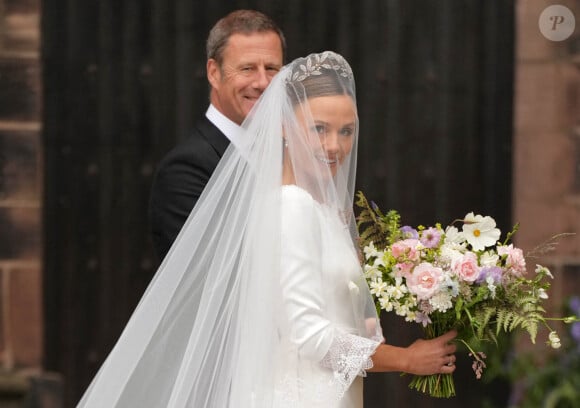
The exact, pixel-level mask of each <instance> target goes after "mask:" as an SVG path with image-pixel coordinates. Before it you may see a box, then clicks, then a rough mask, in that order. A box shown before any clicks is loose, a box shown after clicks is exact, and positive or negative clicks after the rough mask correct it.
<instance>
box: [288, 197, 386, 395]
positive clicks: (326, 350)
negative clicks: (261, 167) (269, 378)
mask: <svg viewBox="0 0 580 408" xmlns="http://www.w3.org/2000/svg"><path fill="white" fill-rule="evenodd" d="M281 217H282V248H281V252H282V268H281V283H282V297H283V302H282V303H283V309H284V312H285V316H286V318H287V319H288V321H287V327H288V328H289V329H288V330H289V333H287V334H288V337H289V339H290V340H289V344H288V347H289V350H287V351H286V352H288V351H289V353H288V354H289V355H290V356H295V358H296V362H293V363H292V362H290V363H289V364H288V365H287V366H286V367H287V370H288V371H291V372H293V373H298V374H297V376H298V381H299V382H301V383H303V384H305V386H306V387H308V385H309V384H319V382H320V383H322V380H323V381H324V382H325V383H329V380H330V383H332V384H333V387H332V391H330V394H334V396H335V397H336V398H341V397H342V396H343V394H345V393H347V394H349V393H354V394H360V387H357V386H355V387H351V385H352V383H353V381H355V379H356V378H357V376H360V375H364V370H366V369H368V368H370V367H372V361H371V359H370V356H371V355H372V354H373V353H374V351H375V349H376V348H377V346H378V345H379V341H378V340H379V339H378V338H377V337H374V338H368V337H372V336H373V335H375V334H376V333H375V332H373V333H360V326H361V325H360V324H357V321H356V320H357V319H364V315H363V314H361V313H357V310H356V307H355V306H356V305H357V304H360V302H358V301H357V299H356V297H357V296H361V295H362V294H361V293H360V291H358V290H356V289H355V290H353V285H354V282H356V281H357V280H358V279H359V278H360V275H361V273H360V265H359V263H358V260H357V256H356V253H355V252H354V249H353V245H352V240H351V239H350V236H349V234H348V232H347V230H346V227H345V226H344V224H343V223H342V222H341V221H340V219H339V218H338V216H336V215H335V214H333V213H332V212H331V211H330V210H329V209H327V208H325V207H324V206H322V205H320V204H319V203H317V202H315V201H314V200H313V199H312V197H311V196H310V195H309V194H308V193H307V192H305V191H304V190H302V189H300V188H298V187H296V186H285V187H284V188H283V192H282V214H281ZM365 336H366V337H365ZM286 374H288V373H286ZM308 383H309V384H308ZM317 389H318V391H316V392H317V393H320V387H319V386H317ZM344 396H345V400H346V401H347V402H345V401H342V402H341V403H340V405H333V404H332V403H331V402H330V401H328V399H329V398H330V399H332V395H330V396H324V397H322V396H320V395H319V397H320V398H321V399H322V400H324V399H326V401H324V404H326V405H323V404H321V406H327V407H328V406H341V407H342V406H344V407H346V406H349V407H355V406H359V404H361V402H360V401H362V396H361V395H350V396H349V395H344ZM354 400H356V401H358V402H357V403H356V405H353V401H354ZM310 403H312V402H310ZM335 404H338V403H336V402H335ZM296 406H300V404H297V405H296ZM360 406H362V405H360Z"/></svg>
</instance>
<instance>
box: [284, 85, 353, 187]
mask: <svg viewBox="0 0 580 408" xmlns="http://www.w3.org/2000/svg"><path fill="white" fill-rule="evenodd" d="M307 103H308V108H309V109H310V114H311V115H312V120H311V121H310V120H308V118H305V117H304V111H303V110H302V109H301V108H300V106H298V107H296V109H295V112H296V117H297V119H298V122H299V123H300V125H301V126H302V127H303V129H304V130H305V132H306V134H307V135H308V141H309V144H310V146H311V148H312V151H313V153H314V156H315V159H316V160H317V161H318V162H319V163H320V165H321V166H325V167H328V168H329V169H330V172H331V174H332V175H333V176H335V175H336V173H337V171H338V168H339V167H340V165H341V164H342V163H343V162H344V159H345V158H346V157H347V156H348V155H349V154H350V151H351V149H352V145H353V142H354V137H355V131H356V123H357V116H356V108H355V105H354V101H353V100H352V98H351V97H350V96H348V95H333V96H320V97H315V98H311V99H308V102H307Z"/></svg>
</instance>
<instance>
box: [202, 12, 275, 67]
mask: <svg viewBox="0 0 580 408" xmlns="http://www.w3.org/2000/svg"><path fill="white" fill-rule="evenodd" d="M267 31H271V32H274V33H275V34H277V35H278V37H279V38H280V43H281V45H282V55H283V56H284V55H285V54H286V39H285V38H284V33H282V30H281V29H280V27H278V25H277V24H276V23H275V22H274V20H272V19H271V18H270V17H268V16H267V15H265V14H264V13H261V12H259V11H255V10H236V11H233V12H231V13H230V14H228V15H227V16H225V17H223V18H222V19H220V20H219V21H218V22H217V23H216V24H215V25H214V26H213V28H212V29H211V31H210V32H209V36H208V38H207V43H206V52H207V58H208V59H210V58H212V59H214V60H216V61H217V63H218V65H220V66H221V64H222V61H223V52H224V48H225V47H226V45H227V43H228V39H229V38H230V37H231V36H232V35H233V34H252V33H263V32H267Z"/></svg>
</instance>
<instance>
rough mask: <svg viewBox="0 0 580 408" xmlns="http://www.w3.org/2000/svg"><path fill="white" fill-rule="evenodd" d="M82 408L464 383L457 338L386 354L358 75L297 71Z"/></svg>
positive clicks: (240, 401)
mask: <svg viewBox="0 0 580 408" xmlns="http://www.w3.org/2000/svg"><path fill="white" fill-rule="evenodd" d="M243 128H244V143H243V145H242V146H238V147H237V148H234V147H230V148H229V149H228V151H227V152H226V154H225V156H224V157H223V158H222V160H221V162H220V164H219V166H218V168H217V170H216V172H215V173H214V176H213V177H212V179H211V181H210V183H209V185H208V186H207V187H206V189H205V190H204V193H203V195H202V197H201V198H200V200H199V201H198V203H197V205H196V207H195V208H194V210H193V211H192V213H191V214H190V216H189V218H188V220H187V222H186V224H185V225H184V227H183V229H182V230H181V232H180V234H179V236H178V238H177V240H176V242H175V243H174V245H173V246H172V248H171V250H170V252H169V253H168V255H167V257H166V258H165V259H164V261H163V263H162V265H161V266H160V268H159V270H158V271H157V274H156V276H155V278H154V279H153V281H152V282H151V284H150V286H149V288H148V289H147V291H146V293H145V294H144V296H143V298H142V299H141V301H140V303H139V305H138V306H137V308H136V310H135V312H134V314H133V316H132V317H131V319H130V321H129V323H128V324H127V326H126V328H125V330H124V332H123V333H122V335H121V337H120V339H119V340H118V342H117V344H116V345H115V347H114V349H113V350H112V352H111V353H110V355H109V356H108V358H107V360H106V361H105V363H104V364H103V366H102V367H101V369H100V371H99V372H98V374H97V376H96V377H95V378H94V380H93V382H92V383H91V385H90V387H89V388H88V390H87V391H86V393H85V395H84V396H83V398H82V400H81V401H80V402H79V404H78V407H107V408H110V407H123V408H127V407H196V408H197V407H216V408H222V407H232V408H233V407H236V408H237V407H240V408H245V407H256V408H266V407H276V408H278V407H305V408H306V407H307V408H312V407H325V408H327V407H344V408H346V407H349V408H350V407H355V408H356V407H362V378H361V377H362V376H364V374H365V372H366V371H404V372H409V373H413V374H434V373H451V372H453V371H454V369H455V366H454V362H455V356H454V355H453V353H454V352H455V346H454V345H452V344H449V342H450V341H451V340H452V339H453V337H454V336H455V333H454V332H450V333H448V334H446V335H444V336H441V337H439V338H437V339H434V340H429V341H426V340H417V341H416V342H414V343H413V344H411V345H410V346H408V347H404V348H400V347H394V346H390V345H387V344H385V343H384V339H383V336H382V333H381V328H380V325H379V321H378V318H377V315H376V312H375V309H374V306H373V303H372V298H371V296H370V293H369V291H368V287H367V285H366V283H365V280H364V278H363V276H362V273H361V267H360V262H359V257H358V250H357V246H356V238H357V234H356V225H355V220H354V216H353V212H352V204H353V202H352V201H353V194H354V185H355V168H356V150H357V139H358V116H357V110H356V102H355V86H354V78H353V73H352V71H351V68H350V66H349V65H348V63H347V62H346V61H345V60H344V59H343V58H342V57H341V56H340V55H338V54H335V53H333V52H328V51H327V52H323V53H320V54H311V55H309V56H307V57H305V58H299V59H297V60H295V61H293V62H292V63H291V64H289V65H287V66H285V67H284V68H283V69H282V70H281V71H280V73H279V74H278V75H276V77H275V78H274V79H273V81H272V83H271V84H270V86H269V87H268V89H267V90H266V92H265V93H264V94H263V95H262V97H261V99H260V101H259V102H258V103H257V104H256V105H255V107H254V109H253V110H252V112H250V115H249V116H248V118H247V119H246V120H245V121H244V123H243Z"/></svg>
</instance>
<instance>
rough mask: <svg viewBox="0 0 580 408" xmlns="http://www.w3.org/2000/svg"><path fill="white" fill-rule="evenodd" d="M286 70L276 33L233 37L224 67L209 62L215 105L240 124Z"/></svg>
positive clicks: (208, 73) (208, 68)
mask: <svg viewBox="0 0 580 408" xmlns="http://www.w3.org/2000/svg"><path fill="white" fill-rule="evenodd" d="M280 68H282V44H281V42H280V38H279V37H278V35H277V34H276V33H274V32H270V31H268V32H263V33H252V34H249V35H244V34H233V35H232V36H231V37H230V38H229V40H228V42H227V44H226V46H225V48H224V52H223V61H222V66H221V67H220V66H219V65H218V63H217V61H215V60H213V59H209V60H208V62H207V78H208V81H209V83H210V84H211V87H212V90H211V95H210V100H211V103H212V104H213V105H214V106H215V107H216V108H217V109H218V110H219V111H220V112H221V113H223V114H224V115H225V116H227V117H228V118H229V119H231V120H232V121H234V122H236V123H237V124H241V123H242V122H243V120H244V119H245V118H246V116H247V115H248V113H249V112H250V109H252V106H254V104H255V103H256V101H257V100H258V98H259V97H260V95H261V94H262V92H264V90H265V89H266V87H267V86H268V84H269V83H270V81H271V80H272V78H273V77H274V75H276V74H277V73H278V71H280Z"/></svg>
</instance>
